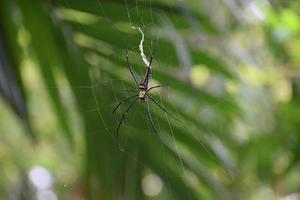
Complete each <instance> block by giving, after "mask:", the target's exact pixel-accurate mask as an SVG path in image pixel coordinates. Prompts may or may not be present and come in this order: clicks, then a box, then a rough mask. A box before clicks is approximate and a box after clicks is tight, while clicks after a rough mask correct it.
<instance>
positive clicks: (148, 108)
mask: <svg viewBox="0 0 300 200" xmlns="http://www.w3.org/2000/svg"><path fill="white" fill-rule="evenodd" d="M146 104H147V116H148V119H149V121H150V124H151V126H152V128H153V130H154V131H155V134H156V135H157V136H158V135H159V134H158V131H157V130H156V128H155V126H154V123H153V120H152V116H151V112H150V107H149V103H148V101H146Z"/></svg>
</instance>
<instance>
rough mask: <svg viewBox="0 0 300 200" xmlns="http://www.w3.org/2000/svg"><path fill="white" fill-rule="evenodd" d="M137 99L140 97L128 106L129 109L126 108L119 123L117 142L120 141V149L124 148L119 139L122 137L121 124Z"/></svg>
mask: <svg viewBox="0 0 300 200" xmlns="http://www.w3.org/2000/svg"><path fill="white" fill-rule="evenodd" d="M137 100H138V98H137V99H136V100H135V101H134V102H132V103H131V104H130V105H129V106H128V107H127V109H126V110H125V112H124V113H123V115H122V118H121V121H120V122H119V124H118V127H117V133H116V139H117V143H118V146H119V149H120V150H122V148H121V145H120V142H119V139H120V127H121V125H122V123H123V121H124V119H125V116H126V115H127V113H128V112H129V111H130V109H131V108H132V106H133V105H134V104H135V103H136V102H137Z"/></svg>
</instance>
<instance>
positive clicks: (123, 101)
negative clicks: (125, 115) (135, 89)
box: [112, 94, 138, 120]
mask: <svg viewBox="0 0 300 200" xmlns="http://www.w3.org/2000/svg"><path fill="white" fill-rule="evenodd" d="M137 96H138V95H137V94H136V95H133V96H131V97H128V98H126V99H124V100H122V101H120V102H119V104H118V105H117V106H116V107H115V108H114V110H113V112H112V113H113V115H114V118H115V112H116V110H117V109H118V108H119V107H120V106H121V104H122V103H125V102H126V101H128V100H130V99H132V98H134V97H137ZM115 120H116V118H115Z"/></svg>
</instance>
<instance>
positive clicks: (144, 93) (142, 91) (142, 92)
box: [139, 85, 148, 101]
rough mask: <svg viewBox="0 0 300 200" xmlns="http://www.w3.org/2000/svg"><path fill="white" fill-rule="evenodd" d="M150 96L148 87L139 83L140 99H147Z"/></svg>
mask: <svg viewBox="0 0 300 200" xmlns="http://www.w3.org/2000/svg"><path fill="white" fill-rule="evenodd" d="M147 98H148V95H147V87H145V86H144V85H139V99H140V101H146V100H147Z"/></svg>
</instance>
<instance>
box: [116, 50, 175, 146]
mask: <svg viewBox="0 0 300 200" xmlns="http://www.w3.org/2000/svg"><path fill="white" fill-rule="evenodd" d="M152 60H153V57H152V56H151V58H150V61H149V65H148V66H147V68H146V72H145V75H144V78H143V80H142V81H141V82H140V83H138V81H137V79H136V77H135V75H134V72H133V70H132V66H131V64H130V62H129V56H128V49H127V48H126V63H127V66H128V68H129V71H130V73H131V75H132V77H133V79H134V82H135V84H136V86H137V89H136V90H129V91H133V92H137V94H135V95H133V96H130V97H128V98H126V99H124V100H122V101H120V102H119V104H118V105H117V106H116V107H115V108H114V110H113V115H114V116H115V112H116V111H117V109H118V108H119V107H120V106H121V104H123V103H125V102H127V101H129V100H131V99H134V101H133V102H131V104H129V106H128V107H127V109H126V110H125V111H124V113H123V114H122V117H121V120H120V121H119V122H118V126H117V131H116V140H117V143H118V145H119V148H120V143H119V136H120V127H121V125H122V123H123V121H124V119H125V117H126V115H127V114H128V112H129V111H130V109H131V108H132V107H133V105H135V104H136V103H137V102H138V101H139V102H142V103H146V105H147V117H148V120H149V121H150V124H151V126H152V128H153V130H154V132H155V134H156V135H157V136H158V135H159V133H158V131H157V129H156V128H155V126H154V123H153V120H152V116H151V112H150V107H149V102H148V100H149V99H150V100H151V101H152V102H153V103H154V104H155V105H157V106H158V107H159V108H160V109H161V110H163V111H164V112H165V113H167V114H168V115H170V116H171V117H173V116H172V115H171V114H170V113H169V112H168V111H167V110H166V109H165V108H164V107H163V106H162V105H160V104H159V103H158V102H157V101H156V100H155V99H154V98H153V97H151V96H150V94H149V93H150V91H151V90H153V89H155V88H159V87H161V86H160V85H157V86H153V87H150V88H148V85H149V80H150V79H151V75H152V67H151V64H152ZM173 118H175V117H173ZM175 119H176V118H175ZM120 149H121V148H120Z"/></svg>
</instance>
